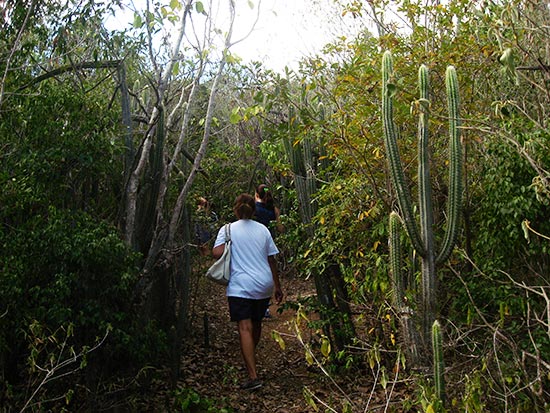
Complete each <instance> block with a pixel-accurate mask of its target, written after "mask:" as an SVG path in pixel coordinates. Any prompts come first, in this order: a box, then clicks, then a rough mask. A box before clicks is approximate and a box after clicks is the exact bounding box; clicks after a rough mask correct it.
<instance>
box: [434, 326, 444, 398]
mask: <svg viewBox="0 0 550 413" xmlns="http://www.w3.org/2000/svg"><path fill="white" fill-rule="evenodd" d="M432 349H433V356H434V359H433V364H434V387H435V395H436V396H437V399H438V400H439V402H441V404H443V405H444V404H445V378H444V376H443V373H444V370H445V364H444V362H443V339H442V338H441V326H440V325H439V321H437V320H435V321H434V323H433V325H432Z"/></svg>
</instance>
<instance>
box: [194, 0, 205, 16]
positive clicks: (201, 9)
mask: <svg viewBox="0 0 550 413" xmlns="http://www.w3.org/2000/svg"><path fill="white" fill-rule="evenodd" d="M195 9H196V10H197V13H201V14H205V15H206V12H205V11H204V4H202V1H197V2H196V3H195Z"/></svg>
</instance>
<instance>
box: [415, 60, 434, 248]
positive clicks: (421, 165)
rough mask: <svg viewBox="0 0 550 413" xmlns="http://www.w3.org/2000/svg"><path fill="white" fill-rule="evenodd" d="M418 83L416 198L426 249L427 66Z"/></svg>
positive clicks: (429, 215)
mask: <svg viewBox="0 0 550 413" xmlns="http://www.w3.org/2000/svg"><path fill="white" fill-rule="evenodd" d="M418 85H419V87H420V100H419V109H420V117H419V122H418V194H419V195H418V198H419V212H420V230H421V233H422V241H423V243H424V246H425V247H426V250H427V251H428V252H429V251H432V248H433V212H432V187H431V184H430V159H429V158H430V156H429V150H428V121H429V100H428V99H429V96H428V93H429V92H428V90H429V78H428V68H427V67H426V66H424V65H422V66H421V67H420V69H419V70H418Z"/></svg>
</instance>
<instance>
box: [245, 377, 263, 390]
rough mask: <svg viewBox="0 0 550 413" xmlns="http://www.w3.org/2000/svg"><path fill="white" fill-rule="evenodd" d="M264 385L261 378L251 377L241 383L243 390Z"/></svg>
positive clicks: (254, 388)
mask: <svg viewBox="0 0 550 413" xmlns="http://www.w3.org/2000/svg"><path fill="white" fill-rule="evenodd" d="M260 387H262V382H261V381H260V379H251V380H248V381H246V382H244V383H243V384H241V390H256V389H259V388H260Z"/></svg>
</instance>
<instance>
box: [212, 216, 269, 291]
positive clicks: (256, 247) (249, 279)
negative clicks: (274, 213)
mask: <svg viewBox="0 0 550 413" xmlns="http://www.w3.org/2000/svg"><path fill="white" fill-rule="evenodd" d="M224 242H225V230H224V227H222V228H221V229H220V230H219V231H218V236H217V238H216V241H215V242H214V247H217V246H218V245H222V244H223V243H224ZM278 253H279V250H278V249H277V246H276V245H275V242H273V238H272V237H271V233H270V232H269V230H268V229H267V228H266V227H265V225H263V224H260V223H259V222H256V221H254V220H251V219H240V220H238V221H236V222H233V223H232V224H231V277H230V279H229V284H228V285H227V290H226V295H227V296H228V297H242V298H252V299H255V300H258V299H262V298H269V297H271V295H272V293H273V275H272V274H271V268H270V267H269V263H268V261H267V257H269V256H271V255H276V254H278Z"/></svg>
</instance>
